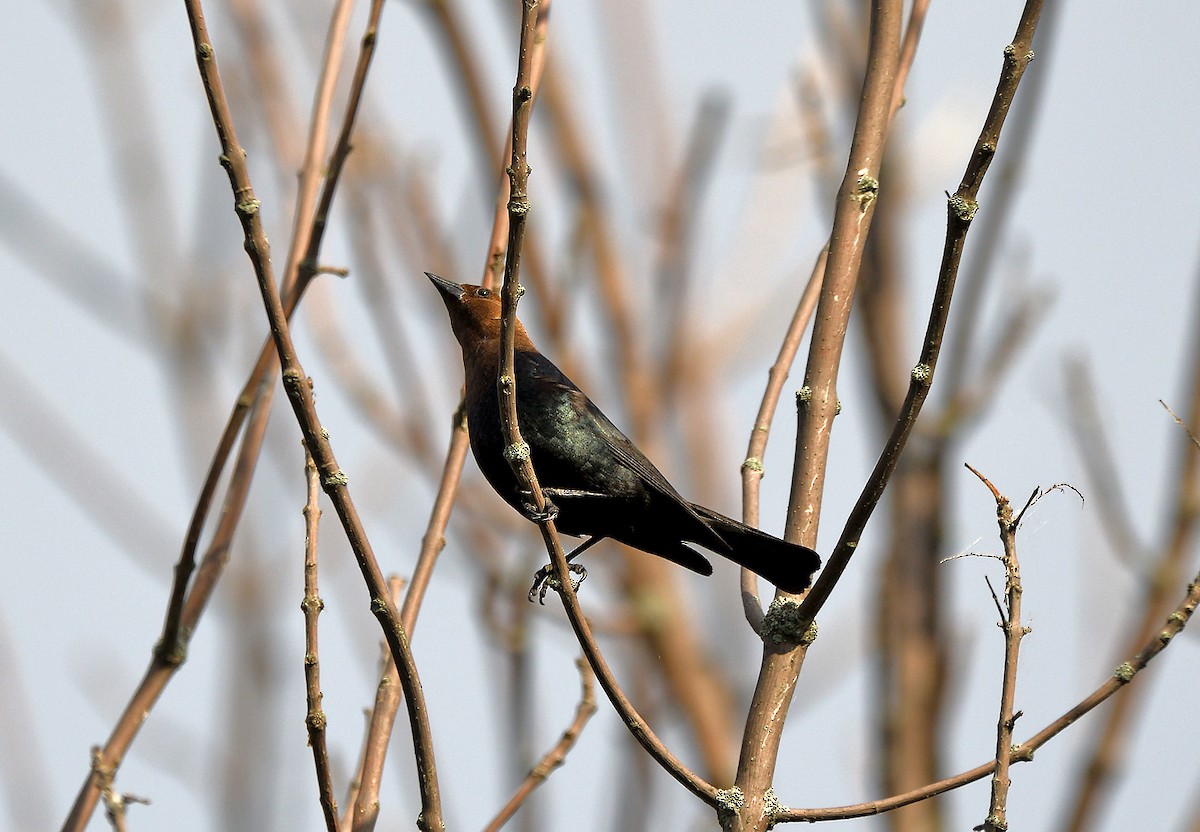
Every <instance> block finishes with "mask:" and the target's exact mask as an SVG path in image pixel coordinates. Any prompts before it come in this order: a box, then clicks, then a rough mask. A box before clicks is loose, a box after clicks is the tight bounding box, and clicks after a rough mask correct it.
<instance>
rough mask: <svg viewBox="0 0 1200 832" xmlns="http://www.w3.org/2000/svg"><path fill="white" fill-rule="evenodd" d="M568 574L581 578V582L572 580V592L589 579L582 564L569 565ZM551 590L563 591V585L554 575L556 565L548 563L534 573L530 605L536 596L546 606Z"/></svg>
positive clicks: (530, 591) (530, 588)
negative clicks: (585, 579) (547, 596)
mask: <svg viewBox="0 0 1200 832" xmlns="http://www.w3.org/2000/svg"><path fill="white" fill-rule="evenodd" d="M567 572H568V573H570V574H575V575H578V576H579V580H575V579H574V578H572V579H571V591H572V592H574V591H576V590H578V589H579V585H580V584H582V583H583V579H584V578H586V577H587V569H585V568H584V567H583V564H581V563H568V564H567ZM551 589H553V590H555V591H556V592H557V591H558V590H560V589H562V584H561V583H559V580H558V576H557V575H555V574H554V564H552V563H547V564H546V565H545V566H543V567H542V568H541V569H539V570H538V571H537V572H536V573H534V576H533V586H531V587H529V603H531V604H532V603H533V599H534V597H535V596H536V597H537V600H538V603H539V604H545V603H546V593H547V592H548V591H549V590H551Z"/></svg>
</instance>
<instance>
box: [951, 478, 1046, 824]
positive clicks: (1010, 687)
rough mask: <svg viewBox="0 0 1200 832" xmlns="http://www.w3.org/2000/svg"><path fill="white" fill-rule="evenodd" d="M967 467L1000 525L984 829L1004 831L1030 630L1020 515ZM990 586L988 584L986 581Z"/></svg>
mask: <svg viewBox="0 0 1200 832" xmlns="http://www.w3.org/2000/svg"><path fill="white" fill-rule="evenodd" d="M967 468H968V469H969V470H970V471H971V473H973V474H974V475H975V476H977V477H979V479H980V481H981V482H982V483H983V484H984V485H986V486H987V487H988V489H989V490H990V491H991V492H992V497H993V499H995V501H996V522H997V523H998V524H999V526H1000V541H1001V543H1002V544H1003V546H1004V607H1003V608H1001V607H1000V600H999V599H998V598H996V593H995V591H993V592H992V600H994V601H995V602H996V607H997V609H998V610H999V612H1000V628H1001V629H1002V630H1004V676H1003V680H1002V682H1001V685H1000V715H999V717H998V719H997V722H996V770H995V772H994V773H993V774H992V792H991V801H990V803H989V804H988V814H987V818H986V819H985V820H984V822H983V829H984V830H985V832H1004V830H1006V829H1008V789H1009V787H1010V786H1011V785H1012V780H1011V779H1010V778H1009V774H1008V770H1009V767H1010V766H1011V765H1012V761H1013V744H1012V736H1013V727H1014V724H1015V722H1016V720H1017V716H1018V715H1017V714H1016V713H1014V703H1015V700H1016V691H1017V659H1018V658H1019V656H1020V652H1021V639H1022V638H1024V637H1025V634H1026V633H1028V632H1029V630H1028V629H1026V628H1025V627H1024V626H1022V624H1021V594H1022V591H1023V590H1022V588H1021V564H1020V562H1019V561H1018V560H1017V529H1018V527H1020V525H1021V515H1023V514H1024V513H1025V509H1022V510H1021V514H1020V515H1018V516H1017V517H1016V518H1015V519H1014V518H1013V511H1012V505H1011V504H1010V503H1009V500H1008V498H1007V497H1005V496H1003V495H1001V494H1000V492H999V491H998V490H997V489H996V487H995V486H994V485H992V483H991V482H990V481H989V480H988V478H987V477H985V476H984V475H983V474H981V473H980V472H979V471H977V470H976V469H975V468H972V467H971V466H970V465H967ZM1041 493H1042V492H1041V489H1038V490H1036V491H1034V493H1033V495H1032V496H1031V497H1030V498H1029V502H1027V503H1026V504H1025V508H1026V509H1027V508H1028V507H1029V506H1031V505H1033V503H1034V502H1035V501H1036V499H1037V497H1038V496H1039V495H1040V494H1041ZM988 587H989V588H990V587H991V583H990V582H989V583H988Z"/></svg>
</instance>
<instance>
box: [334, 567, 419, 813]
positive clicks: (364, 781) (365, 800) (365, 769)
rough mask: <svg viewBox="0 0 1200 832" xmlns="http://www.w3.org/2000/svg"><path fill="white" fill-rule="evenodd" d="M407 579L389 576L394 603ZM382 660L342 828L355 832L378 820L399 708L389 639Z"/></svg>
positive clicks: (397, 674)
mask: <svg viewBox="0 0 1200 832" xmlns="http://www.w3.org/2000/svg"><path fill="white" fill-rule="evenodd" d="M404 583H405V582H404V581H403V580H401V579H400V578H399V577H397V576H395V575H392V576H390V577H389V578H388V597H390V598H391V599H392V603H393V604H399V603H400V593H401V592H402V591H403V590H404ZM382 647H383V649H382V653H383V656H382V658H381V660H380V666H381V669H380V672H379V684H378V685H376V687H375V703H374V705H373V706H372V708H371V712H370V716H369V718H368V720H367V733H366V736H365V738H364V739H363V753H362V760H361V764H360V765H359V767H358V776H357V777H355V778H354V789H353V792H352V794H351V795H349V796H348V799H347V801H346V806H347V807H350V808H348V809H347V810H346V813H345V815H343V817H342V822H341V824H340V826H339V828H342V829H350V830H353V832H370V830H372V829H374V828H375V823H376V821H378V820H379V789H380V786H381V785H382V784H383V767H384V764H385V763H386V762H387V750H388V745H389V743H390V742H391V738H392V728H393V727H394V726H395V724H396V713H397V712H398V711H399V710H400V702H401V700H402V694H403V691H402V690H401V687H400V674H399V672H398V671H397V670H396V663H395V662H394V661H392V655H391V652H390V651H389V650H388V646H387V642H384V644H383V646H382Z"/></svg>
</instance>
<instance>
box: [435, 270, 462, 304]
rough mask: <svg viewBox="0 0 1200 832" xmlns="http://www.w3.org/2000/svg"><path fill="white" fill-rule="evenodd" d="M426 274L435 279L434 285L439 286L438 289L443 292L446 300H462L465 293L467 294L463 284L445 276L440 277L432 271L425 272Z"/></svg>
mask: <svg viewBox="0 0 1200 832" xmlns="http://www.w3.org/2000/svg"><path fill="white" fill-rule="evenodd" d="M425 276H426V277H428V278H429V279H430V280H432V281H433V285H434V286H436V287H437V290H438V291H439V292H441V293H442V297H444V298H445V299H446V300H462V297H463V295H465V294H466V290H465V289H463V287H462V286H459V285H458V284H457V283H454V282H453V281H450V280H447V279H446V278H444V277H438V276H437V275H436V274H433V273H432V272H425Z"/></svg>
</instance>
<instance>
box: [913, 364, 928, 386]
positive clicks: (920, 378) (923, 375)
mask: <svg viewBox="0 0 1200 832" xmlns="http://www.w3.org/2000/svg"><path fill="white" fill-rule="evenodd" d="M911 376H912V380H913V381H914V382H916V383H917V384H928V383H929V380H930V379H931V378H933V368H932V367H930V366H929V365H928V364H918V365H917V366H915V367H913V368H912V373H911Z"/></svg>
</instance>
